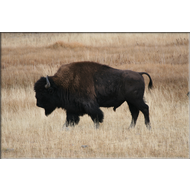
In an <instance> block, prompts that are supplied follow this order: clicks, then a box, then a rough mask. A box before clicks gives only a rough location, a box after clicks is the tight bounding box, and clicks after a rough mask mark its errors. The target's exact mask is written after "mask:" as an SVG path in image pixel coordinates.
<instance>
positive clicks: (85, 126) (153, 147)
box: [1, 33, 189, 158]
mask: <svg viewBox="0 0 190 190" xmlns="http://www.w3.org/2000/svg"><path fill="white" fill-rule="evenodd" d="M1 43H2V44H1V47H2V49H1V52H2V57H1V84H2V86H1V96H2V97H1V133H2V139H1V145H2V158H188V156H189V118H188V116H189V107H188V104H189V99H188V97H187V92H188V80H189V74H188V47H189V46H188V45H189V38H188V34H185V33H180V34H178V33H172V34H170V33H160V34H157V33H151V34H148V33H144V34H141V33H137V34H136V33H132V34H130V33H126V34H125V33H121V34H120V33H113V34H112V33H108V34H107V33H95V34H93V33H87V34H85V33H52V34H51V33H11V34H9V33H3V34H2V42H1ZM76 61H95V62H100V63H102V64H106V65H109V66H111V67H115V68H118V69H130V70H134V71H139V72H141V71H144V72H148V73H149V74H150V76H151V77H152V80H153V85H154V88H153V90H151V92H149V91H148V90H147V86H148V82H149V79H148V77H147V76H144V78H145V85H146V91H145V100H146V102H147V104H148V105H149V109H150V121H151V125H152V130H151V131H149V130H148V129H147V128H146V127H145V124H144V117H143V114H142V113H140V114H139V118H138V120H137V125H136V127H135V128H133V129H130V130H129V129H128V127H129V125H130V122H131V115H130V111H129V109H128V105H127V104H126V103H124V104H123V105H121V106H120V107H119V108H118V109H117V110H116V112H113V109H112V108H108V109H107V108H102V110H103V112H104V118H105V119H104V122H103V123H102V124H101V125H100V128H99V129H97V130H96V129H95V128H94V126H93V122H92V121H91V119H90V118H89V117H88V116H83V117H81V120H80V122H79V124H78V125H77V126H75V127H69V130H68V131H66V130H62V126H63V124H64V122H65V117H66V114H65V111H64V110H62V109H57V110H55V111H54V112H53V113H52V114H51V115H50V116H48V117H46V116H45V115H44V110H43V109H42V108H39V107H37V106H36V99H35V93H34V90H33V87H34V83H35V82H36V81H37V80H38V79H39V78H40V77H41V76H46V75H53V74H54V73H55V72H56V71H57V69H58V68H59V67H60V65H62V64H66V63H70V62H76ZM83 145H84V146H83Z"/></svg>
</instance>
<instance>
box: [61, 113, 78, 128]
mask: <svg viewBox="0 0 190 190" xmlns="http://www.w3.org/2000/svg"><path fill="white" fill-rule="evenodd" d="M79 121H80V118H79V115H77V114H75V113H70V112H68V111H67V118H66V122H65V124H64V125H63V127H68V126H72V127H74V126H75V125H77V124H78V123H79Z"/></svg>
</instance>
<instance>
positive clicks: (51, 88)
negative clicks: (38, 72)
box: [34, 76, 59, 116]
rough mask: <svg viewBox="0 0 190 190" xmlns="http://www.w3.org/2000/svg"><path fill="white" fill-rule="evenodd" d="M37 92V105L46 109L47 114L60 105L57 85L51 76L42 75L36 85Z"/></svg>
mask: <svg viewBox="0 0 190 190" xmlns="http://www.w3.org/2000/svg"><path fill="white" fill-rule="evenodd" d="M34 91H35V92H36V99H37V103H36V105H37V106H38V107H41V108H44V109H45V115H46V116H48V115H49V114H51V113H52V112H53V111H54V110H55V109H56V108H57V107H59V103H58V102H59V98H58V95H57V86H56V85H55V84H54V82H53V80H52V79H51V77H49V78H48V76H47V77H46V78H45V77H41V78H40V79H39V80H38V81H37V82H36V83H35V85H34Z"/></svg>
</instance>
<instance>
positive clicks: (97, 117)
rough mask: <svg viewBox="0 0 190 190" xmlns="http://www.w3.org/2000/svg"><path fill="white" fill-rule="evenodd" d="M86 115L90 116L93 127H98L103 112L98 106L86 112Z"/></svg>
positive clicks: (101, 120)
mask: <svg viewBox="0 0 190 190" xmlns="http://www.w3.org/2000/svg"><path fill="white" fill-rule="evenodd" d="M88 115H89V116H90V117H91V119H92V121H93V122H94V127H95V128H96V129H98V128H99V126H100V124H99V123H102V122H103V119H104V114H103V112H102V111H101V110H100V109H99V108H98V109H97V110H94V111H93V112H91V113H88Z"/></svg>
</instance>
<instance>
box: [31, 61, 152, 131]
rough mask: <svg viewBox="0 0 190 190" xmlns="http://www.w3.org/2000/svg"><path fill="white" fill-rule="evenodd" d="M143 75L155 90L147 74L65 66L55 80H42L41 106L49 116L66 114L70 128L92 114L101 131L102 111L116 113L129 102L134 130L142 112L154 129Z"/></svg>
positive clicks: (86, 65)
mask: <svg viewBox="0 0 190 190" xmlns="http://www.w3.org/2000/svg"><path fill="white" fill-rule="evenodd" d="M143 74H146V75H147V76H148V77H149V80H150V82H149V85H148V87H149V89H151V88H152V79H151V77H150V75H149V74H148V73H145V72H141V73H138V72H134V71H130V70H118V69H114V68H111V67H109V66H106V65H102V64H99V63H94V62H76V63H70V64H67V65H63V66H61V67H60V68H59V70H58V71H57V73H56V74H55V75H54V76H49V77H48V76H47V77H46V78H45V77H41V78H40V79H39V80H38V81H37V82H36V83H35V85H34V90H35V92H36V99H37V106H38V107H42V108H44V109H45V115H46V116H48V115H49V114H51V113H52V112H53V111H54V110H55V109H56V108H63V109H64V110H66V114H67V117H66V122H65V126H66V127H68V126H69V125H70V126H74V125H76V124H78V123H79V120H80V118H79V117H80V116H83V115H84V114H88V115H89V116H90V117H91V119H92V120H93V122H94V124H95V126H96V128H98V126H99V122H100V123H101V122H103V118H104V115H103V112H102V111H101V110H100V107H113V109H114V111H115V110H116V109H117V108H118V107H119V106H120V105H121V104H122V103H123V102H125V101H126V102H127V103H128V106H129V110H130V111H131V115H132V121H131V125H130V127H134V126H135V125H136V121H137V118H138V115H139V111H141V112H142V113H143V114H144V118H145V124H146V127H147V128H148V129H150V128H151V126H150V120H149V107H148V105H146V104H145V103H144V100H143V96H144V89H145V83H144V78H143V77H142V75H143Z"/></svg>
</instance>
